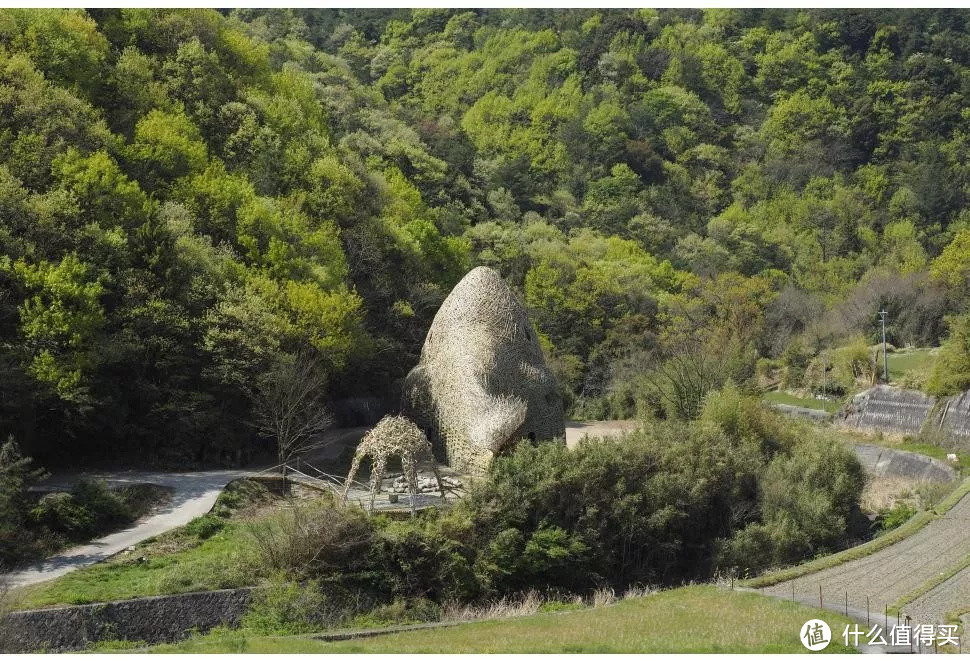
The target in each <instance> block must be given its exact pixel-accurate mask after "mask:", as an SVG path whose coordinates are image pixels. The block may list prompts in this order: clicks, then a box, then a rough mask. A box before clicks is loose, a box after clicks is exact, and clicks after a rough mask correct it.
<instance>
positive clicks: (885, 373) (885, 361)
mask: <svg viewBox="0 0 970 662" xmlns="http://www.w3.org/2000/svg"><path fill="white" fill-rule="evenodd" d="M888 314H889V313H887V312H886V309H885V308H884V309H882V310H880V311H879V318H880V319H881V320H882V376H883V379H884V380H885V381H886V383H887V384H888V383H889V356H888V355H887V354H886V315H888Z"/></svg>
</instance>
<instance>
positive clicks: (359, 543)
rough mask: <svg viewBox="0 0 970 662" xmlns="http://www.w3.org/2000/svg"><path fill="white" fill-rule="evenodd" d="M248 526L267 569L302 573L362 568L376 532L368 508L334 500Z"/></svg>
mask: <svg viewBox="0 0 970 662" xmlns="http://www.w3.org/2000/svg"><path fill="white" fill-rule="evenodd" d="M248 530H249V533H250V535H251V536H252V538H253V540H254V542H255V546H256V551H257V555H258V557H259V562H260V564H261V566H262V567H263V568H264V569H265V570H268V571H273V572H282V573H290V574H293V575H295V576H298V577H300V576H320V575H324V574H328V573H330V572H334V571H342V572H354V571H356V570H358V569H359V568H360V567H361V566H362V564H363V559H364V556H365V552H366V551H367V549H368V546H369V545H370V543H371V538H372V536H373V524H372V523H371V522H370V521H369V520H368V518H367V516H366V515H365V513H364V512H363V511H362V510H359V509H356V508H348V507H342V506H339V505H337V504H336V503H335V501H334V499H333V498H326V499H321V500H320V501H317V502H313V503H310V504H294V505H293V506H291V507H289V508H287V509H285V510H281V511H279V512H278V513H276V514H274V515H273V516H271V517H267V518H263V519H260V520H257V521H255V522H252V523H250V524H249V525H248Z"/></svg>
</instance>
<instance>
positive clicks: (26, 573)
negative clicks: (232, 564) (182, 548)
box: [0, 470, 255, 588]
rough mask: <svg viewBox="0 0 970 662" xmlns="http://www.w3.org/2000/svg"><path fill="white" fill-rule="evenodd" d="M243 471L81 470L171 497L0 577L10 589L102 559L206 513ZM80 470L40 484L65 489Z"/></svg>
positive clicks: (245, 473)
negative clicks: (127, 522)
mask: <svg viewBox="0 0 970 662" xmlns="http://www.w3.org/2000/svg"><path fill="white" fill-rule="evenodd" d="M254 473H255V472H253V471H246V470H225V471H195V472H189V473H160V472H150V471H122V472H110V473H86V474H84V477H85V478H93V479H98V480H104V481H105V482H107V483H108V485H110V486H112V487H120V486H124V485H134V484H144V483H152V484H154V485H161V486H163V487H169V488H171V489H172V490H173V494H172V499H171V501H169V502H168V503H167V504H166V505H164V506H162V507H161V508H160V509H158V510H157V511H156V512H154V513H152V514H151V515H148V516H146V517H143V518H141V519H140V520H138V521H137V522H135V523H134V524H132V525H131V526H130V527H128V528H127V529H124V530H122V531H116V532H115V533H112V534H110V535H107V536H105V537H103V538H99V539H97V540H94V541H92V542H89V543H87V544H85V545H81V546H79V547H73V548H71V549H69V550H67V551H64V552H61V553H60V554H57V555H55V556H52V557H50V558H48V559H45V560H44V561H41V562H39V563H37V564H35V565H32V566H29V567H27V568H25V569H22V570H19V571H16V572H11V573H9V574H6V575H2V576H0V580H2V581H4V582H6V583H7V584H8V585H9V586H10V587H11V588H15V587H17V586H26V585H27V584H35V583H37V582H42V581H46V580H48V579H54V578H55V577H60V576H61V575H65V574H67V573H68V572H70V571H71V570H74V569H76V568H82V567H84V566H87V565H91V564H92V563H97V562H99V561H103V560H105V559H107V558H108V557H109V556H112V555H114V554H117V553H118V552H121V551H123V550H125V549H127V548H128V547H131V546H132V545H134V544H136V543H139V542H141V541H142V540H145V539H147V538H151V537H152V536H157V535H159V534H161V533H165V532H166V531H170V530H172V529H174V528H176V527H179V526H182V525H183V524H186V523H188V522H189V521H191V520H192V519H194V518H196V517H198V516H199V515H204V514H205V513H207V512H209V509H211V508H212V506H213V504H215V502H216V499H217V498H218V497H219V493H220V492H222V488H224V487H225V486H226V485H227V484H228V483H229V482H230V481H232V480H235V479H236V478H242V477H245V476H249V475H253V474H254ZM80 477H81V476H80V475H73V476H66V475H65V476H56V477H55V478H53V479H49V480H47V481H44V482H43V483H41V485H40V486H39V487H42V488H43V489H64V490H67V489H70V486H71V485H72V484H73V483H74V482H75V481H76V480H77V479H78V478H80Z"/></svg>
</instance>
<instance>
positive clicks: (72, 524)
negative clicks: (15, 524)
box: [31, 480, 133, 541]
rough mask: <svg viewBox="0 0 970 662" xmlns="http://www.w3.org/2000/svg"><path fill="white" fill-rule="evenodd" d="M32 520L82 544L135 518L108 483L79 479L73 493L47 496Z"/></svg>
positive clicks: (42, 500) (32, 515)
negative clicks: (82, 541) (83, 541)
mask: <svg viewBox="0 0 970 662" xmlns="http://www.w3.org/2000/svg"><path fill="white" fill-rule="evenodd" d="M31 519H32V520H33V521H34V522H35V523H37V524H40V525H42V526H45V527H47V528H48V529H49V530H50V531H52V532H54V533H59V534H63V535H64V536H66V537H67V538H68V539H69V540H74V541H81V540H86V539H88V538H91V537H92V536H95V535H97V534H99V533H102V532H104V531H106V530H109V529H111V528H113V527H115V526H117V525H120V524H123V523H127V522H130V521H131V520H132V519H133V516H132V513H131V510H130V508H129V507H128V505H127V504H126V503H125V501H124V500H123V499H122V498H121V496H119V495H118V494H116V493H115V492H112V491H111V490H110V489H109V488H108V485H107V483H105V482H104V481H89V480H80V481H78V482H77V483H76V484H75V485H74V487H73V488H72V489H71V492H70V493H65V492H55V493H53V494H46V495H44V496H43V497H42V498H41V499H40V501H39V502H38V503H37V505H36V506H35V507H34V508H33V510H32V511H31Z"/></svg>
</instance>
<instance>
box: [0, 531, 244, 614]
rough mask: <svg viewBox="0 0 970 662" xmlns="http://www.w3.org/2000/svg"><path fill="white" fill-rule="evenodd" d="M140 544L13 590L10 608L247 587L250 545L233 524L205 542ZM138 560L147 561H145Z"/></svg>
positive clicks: (178, 538) (170, 538)
mask: <svg viewBox="0 0 970 662" xmlns="http://www.w3.org/2000/svg"><path fill="white" fill-rule="evenodd" d="M173 533H174V534H175V535H172V534H166V535H165V536H160V537H159V538H158V539H156V540H152V541H146V542H145V543H141V544H140V545H138V546H136V547H135V549H134V551H131V552H125V553H122V554H120V555H118V556H117V557H114V558H112V559H111V560H109V561H106V562H104V563H97V564H95V565H92V566H89V567H87V568H82V569H80V570H75V571H73V572H70V573H68V574H66V575H64V576H62V577H58V578H57V579H52V580H50V581H47V582H41V583H39V584H33V585H31V586H25V587H23V588H19V589H15V590H13V591H11V594H10V596H9V599H10V606H11V607H12V608H14V609H32V608H36V607H46V606H51V605H64V604H86V603H90V602H106V601H110V600H123V599H126V598H134V597H139V596H144V595H166V594H169V593H185V592H189V591H202V590H208V589H218V588H231V587H235V586H246V585H248V584H251V583H252V582H253V579H252V577H251V576H250V574H249V572H248V571H247V567H249V566H250V564H249V563H248V562H247V561H248V555H249V553H250V550H251V547H252V543H251V542H250V540H249V538H248V536H246V535H245V532H244V531H243V530H242V527H241V525H239V524H235V523H230V524H228V525H227V526H226V528H225V529H223V530H222V531H220V532H219V533H216V534H215V535H213V536H212V537H211V538H208V539H207V540H204V541H194V543H193V542H192V541H186V540H184V538H185V537H187V536H186V535H185V534H184V533H182V531H181V530H178V532H177V533H176V532H173ZM140 559H144V560H143V561H142V560H140Z"/></svg>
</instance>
